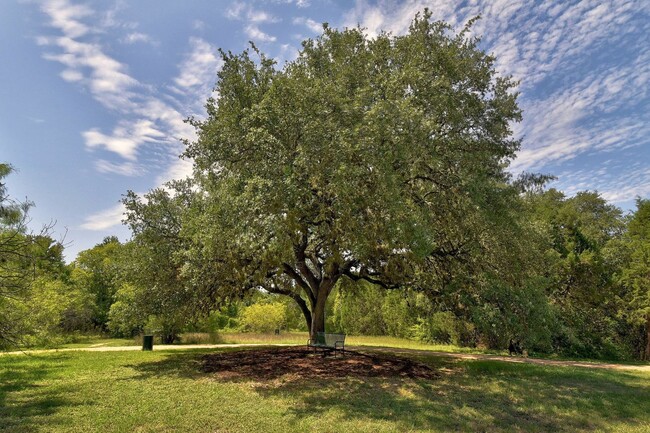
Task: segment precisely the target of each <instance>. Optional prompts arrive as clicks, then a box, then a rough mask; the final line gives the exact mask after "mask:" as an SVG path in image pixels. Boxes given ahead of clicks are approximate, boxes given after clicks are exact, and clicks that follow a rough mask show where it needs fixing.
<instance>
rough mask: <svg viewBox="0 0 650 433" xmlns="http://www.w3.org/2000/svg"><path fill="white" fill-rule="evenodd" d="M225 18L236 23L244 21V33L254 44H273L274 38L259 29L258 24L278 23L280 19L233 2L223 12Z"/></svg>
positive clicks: (246, 4) (251, 6) (246, 5)
mask: <svg viewBox="0 0 650 433" xmlns="http://www.w3.org/2000/svg"><path fill="white" fill-rule="evenodd" d="M225 16H226V18H228V19H230V20H236V21H244V22H245V23H246V24H245V25H244V29H243V30H244V32H245V33H246V36H247V37H249V38H250V39H251V40H253V41H256V42H275V41H276V40H277V37H276V36H273V35H271V34H268V33H266V32H264V31H263V30H262V29H260V24H264V23H278V22H280V21H281V20H280V18H278V17H276V16H274V15H272V14H270V13H268V12H266V11H264V10H261V9H256V8H254V7H253V5H251V4H248V3H244V2H234V3H232V4H231V5H230V7H229V8H228V9H226V12H225Z"/></svg>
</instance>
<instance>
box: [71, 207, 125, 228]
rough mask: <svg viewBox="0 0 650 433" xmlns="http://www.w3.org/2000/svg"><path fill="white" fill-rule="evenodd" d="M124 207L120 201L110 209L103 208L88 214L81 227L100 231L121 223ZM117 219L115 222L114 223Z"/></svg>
mask: <svg viewBox="0 0 650 433" xmlns="http://www.w3.org/2000/svg"><path fill="white" fill-rule="evenodd" d="M125 211H126V208H125V207H124V205H123V204H122V203H120V204H117V205H115V206H113V207H111V208H110V209H106V210H103V211H101V212H97V213H95V214H92V215H90V216H88V217H87V218H86V219H85V221H84V223H83V224H81V228H82V229H84V230H92V231H102V230H107V229H110V228H111V227H115V226H116V225H119V224H121V221H122V216H123V215H124V212H125ZM116 221H117V223H116Z"/></svg>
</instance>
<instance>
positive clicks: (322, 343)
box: [307, 332, 345, 356]
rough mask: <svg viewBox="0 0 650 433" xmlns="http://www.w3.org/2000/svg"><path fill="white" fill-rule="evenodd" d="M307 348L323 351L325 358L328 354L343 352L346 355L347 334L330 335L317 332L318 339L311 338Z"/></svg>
mask: <svg viewBox="0 0 650 433" xmlns="http://www.w3.org/2000/svg"><path fill="white" fill-rule="evenodd" d="M307 347H311V348H312V349H314V352H315V351H316V350H322V351H323V356H325V355H326V354H327V353H330V352H334V355H336V353H337V352H341V353H342V354H344V355H345V334H328V333H326V332H317V333H316V338H313V339H312V338H310V339H309V340H308V341H307Z"/></svg>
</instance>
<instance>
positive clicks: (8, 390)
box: [0, 356, 74, 432]
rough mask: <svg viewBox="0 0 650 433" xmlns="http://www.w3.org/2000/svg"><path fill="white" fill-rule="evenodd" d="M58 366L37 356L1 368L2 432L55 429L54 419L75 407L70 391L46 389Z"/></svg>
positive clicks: (0, 426) (18, 358)
mask: <svg viewBox="0 0 650 433" xmlns="http://www.w3.org/2000/svg"><path fill="white" fill-rule="evenodd" d="M57 368H59V367H57V366H55V365H52V363H51V362H49V361H47V362H46V361H43V362H41V361H40V359H39V358H38V357H37V356H21V357H15V358H13V359H12V360H11V363H10V364H9V363H7V364H5V365H4V368H0V420H1V422H0V432H33V431H39V430H41V429H42V428H43V426H45V425H47V426H51V425H52V420H51V419H50V416H51V415H53V414H54V413H56V412H57V411H58V410H59V409H60V408H62V407H69V406H72V405H74V403H72V402H71V401H70V400H69V399H67V398H66V397H65V395H66V390H67V389H68V388H62V387H51V386H47V385H44V384H43V383H42V382H43V381H46V380H47V379H49V378H50V377H51V376H52V373H53V371H54V370H56V369H57Z"/></svg>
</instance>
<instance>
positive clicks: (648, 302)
mask: <svg viewBox="0 0 650 433" xmlns="http://www.w3.org/2000/svg"><path fill="white" fill-rule="evenodd" d="M636 206H637V209H636V212H634V214H633V216H632V218H631V220H630V221H629V223H628V230H627V233H626V237H625V241H626V243H627V249H628V251H629V255H628V256H627V258H628V260H629V261H628V263H627V264H626V266H625V267H624V269H623V272H622V280H623V284H624V285H625V286H626V288H627V291H626V294H625V296H624V299H625V301H626V304H627V306H628V308H629V313H630V314H629V317H630V319H631V320H632V322H633V323H635V324H637V325H641V326H643V327H644V328H645V335H644V338H643V340H644V341H643V349H642V354H641V355H642V358H643V359H645V360H650V200H648V199H645V200H644V199H641V198H639V199H637V202H636Z"/></svg>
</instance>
